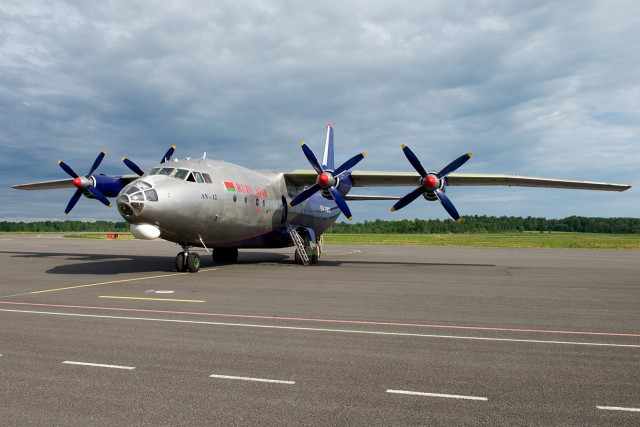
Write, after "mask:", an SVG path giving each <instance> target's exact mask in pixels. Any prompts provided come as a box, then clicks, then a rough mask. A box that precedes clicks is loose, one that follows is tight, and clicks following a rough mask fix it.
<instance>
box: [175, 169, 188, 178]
mask: <svg viewBox="0 0 640 427" xmlns="http://www.w3.org/2000/svg"><path fill="white" fill-rule="evenodd" d="M187 175H189V171H188V170H186V169H177V170H176V173H175V175H173V176H174V177H175V178H178V179H185V178H186V177H187Z"/></svg>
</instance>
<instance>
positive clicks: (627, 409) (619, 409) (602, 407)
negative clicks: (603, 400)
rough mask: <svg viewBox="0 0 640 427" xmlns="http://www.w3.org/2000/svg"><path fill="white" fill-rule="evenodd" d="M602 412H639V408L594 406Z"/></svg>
mask: <svg viewBox="0 0 640 427" xmlns="http://www.w3.org/2000/svg"><path fill="white" fill-rule="evenodd" d="M596 408H598V409H602V410H603V411H624V412H640V408H623V407H620V406H596Z"/></svg>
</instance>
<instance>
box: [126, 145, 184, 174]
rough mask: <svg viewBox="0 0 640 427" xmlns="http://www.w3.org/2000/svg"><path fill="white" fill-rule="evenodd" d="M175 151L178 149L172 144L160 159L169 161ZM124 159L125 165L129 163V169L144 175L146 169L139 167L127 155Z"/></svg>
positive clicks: (161, 161) (162, 161)
mask: <svg viewBox="0 0 640 427" xmlns="http://www.w3.org/2000/svg"><path fill="white" fill-rule="evenodd" d="M174 151H176V146H175V145H172V146H171V147H170V148H169V149H168V150H167V152H166V153H164V156H163V157H162V160H160V163H164V162H168V161H169V160H170V159H171V156H173V152H174ZM122 161H123V162H124V164H125V165H127V167H128V168H129V169H131V170H132V171H133V172H134V173H135V174H137V175H138V176H142V175H144V171H143V170H142V169H140V167H138V165H136V164H135V163H134V162H133V161H131V160H129V159H127V158H126V157H123V158H122Z"/></svg>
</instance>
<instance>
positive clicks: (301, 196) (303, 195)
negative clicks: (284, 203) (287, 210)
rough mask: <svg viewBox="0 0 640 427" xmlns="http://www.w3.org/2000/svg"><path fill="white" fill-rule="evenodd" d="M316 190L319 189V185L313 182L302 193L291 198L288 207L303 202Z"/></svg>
mask: <svg viewBox="0 0 640 427" xmlns="http://www.w3.org/2000/svg"><path fill="white" fill-rule="evenodd" d="M318 190H320V186H319V185H318V184H313V185H312V186H311V187H309V188H307V189H306V190H304V191H303V192H302V193H300V194H298V195H297V196H296V197H294V198H293V200H291V202H289V207H293V206H295V205H297V204H300V203H302V202H304V201H305V200H307V199H308V198H309V197H311V196H313V195H314V194H315V193H316V192H317V191H318Z"/></svg>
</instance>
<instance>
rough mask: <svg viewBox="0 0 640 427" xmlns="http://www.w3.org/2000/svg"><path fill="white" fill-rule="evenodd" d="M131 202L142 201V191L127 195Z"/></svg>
mask: <svg viewBox="0 0 640 427" xmlns="http://www.w3.org/2000/svg"><path fill="white" fill-rule="evenodd" d="M129 198H130V199H131V201H132V202H144V196H143V195H142V193H136V194H132V195H130V196H129Z"/></svg>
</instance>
